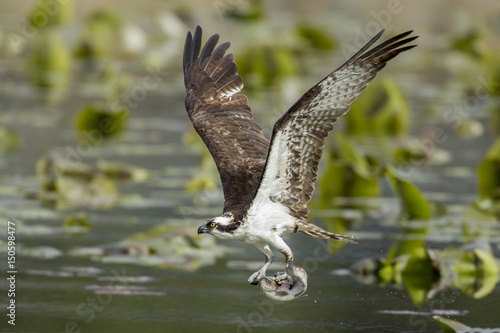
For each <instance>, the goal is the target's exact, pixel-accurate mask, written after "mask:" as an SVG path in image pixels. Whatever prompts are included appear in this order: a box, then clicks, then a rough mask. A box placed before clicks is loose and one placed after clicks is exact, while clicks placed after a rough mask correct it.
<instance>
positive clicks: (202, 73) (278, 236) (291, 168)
mask: <svg viewBox="0 0 500 333" xmlns="http://www.w3.org/2000/svg"><path fill="white" fill-rule="evenodd" d="M383 32H384V30H382V31H381V32H379V33H378V34H377V35H376V36H375V37H373V38H372V39H371V40H370V41H369V42H368V43H367V44H366V45H365V46H363V47H362V48H361V49H360V50H359V51H358V52H357V53H356V54H354V55H353V56H352V57H351V58H350V59H349V60H347V61H346V62H345V63H344V64H343V65H342V66H340V67H339V68H338V69H337V70H335V71H333V72H332V73H330V74H329V75H328V76H326V77H325V78H324V79H323V80H321V81H320V82H319V83H318V84H316V85H315V86H313V87H312V88H311V89H309V90H308V91H307V92H306V93H305V94H304V95H303V96H302V97H301V98H300V99H299V100H298V101H297V102H296V103H295V104H294V105H293V106H292V107H291V108H290V109H289V110H288V111H287V112H286V113H285V114H284V115H283V116H282V117H281V118H280V119H279V120H278V121H277V122H276V123H275V124H274V128H273V132H272V136H271V142H269V141H268V140H267V139H266V138H265V137H264V135H263V134H262V128H261V127H260V126H259V125H258V124H257V123H256V122H255V121H254V120H253V118H252V112H251V109H250V106H249V105H248V100H247V97H246V96H245V95H236V94H237V93H239V92H240V91H241V89H242V88H243V80H242V78H241V76H239V75H238V69H237V67H236V64H235V62H234V56H233V55H232V54H226V51H227V49H228V48H229V45H230V43H228V42H226V43H223V44H221V45H219V46H218V47H217V48H216V45H217V42H218V41H219V35H218V34H215V35H213V36H212V37H210V38H209V39H208V41H207V42H206V43H205V45H204V47H203V48H202V41H201V35H202V30H201V28H200V27H199V26H198V27H196V30H195V32H194V36H193V35H192V34H191V32H188V34H187V37H186V44H185V46H184V59H183V69H184V84H185V86H186V92H187V97H186V100H185V104H186V110H187V112H188V115H189V118H190V119H191V121H192V123H193V126H194V128H195V130H196V132H198V134H199V135H200V137H201V138H202V139H203V141H204V142H205V144H206V146H207V147H208V150H209V151H210V153H211V155H212V157H213V159H214V161H215V164H216V165H217V169H218V171H219V175H220V178H221V182H222V189H223V192H224V208H223V212H222V215H221V216H218V217H214V218H210V219H208V220H207V221H206V222H205V223H204V224H203V225H201V226H200V227H199V228H198V234H204V233H208V234H211V235H213V236H215V237H217V238H220V239H238V240H241V241H243V242H245V243H248V244H253V245H255V247H257V249H259V250H260V251H261V252H262V253H263V254H264V256H265V257H266V259H265V263H264V265H263V266H262V268H260V269H259V270H258V271H257V272H255V273H254V274H252V275H251V276H250V278H249V279H248V281H249V282H250V283H251V284H257V283H258V282H259V281H260V280H261V279H262V278H264V277H265V274H266V270H267V268H268V267H269V265H270V264H271V262H272V261H273V259H274V256H273V252H272V250H271V247H273V248H275V249H276V250H278V251H279V252H281V253H282V254H284V256H285V259H286V267H287V268H289V267H291V266H292V265H293V260H294V256H293V253H292V251H291V249H290V247H289V246H288V245H287V244H286V243H285V242H284V241H283V239H282V236H283V235H285V234H289V233H296V232H301V233H304V234H306V235H309V236H312V237H320V238H332V239H337V240H343V241H348V242H351V243H354V242H353V241H352V236H342V235H338V234H335V233H331V232H328V231H326V230H324V229H322V228H320V227H318V226H316V225H314V224H312V223H311V222H310V221H308V219H307V216H308V214H309V210H308V208H307V203H308V202H309V200H311V196H312V194H313V191H314V183H315V182H316V180H317V174H318V166H319V161H320V158H321V155H322V153H323V147H324V145H325V138H326V136H327V135H328V132H330V131H331V130H332V129H333V124H334V123H335V121H336V120H337V118H339V117H340V116H342V115H343V114H345V113H346V112H347V111H348V110H349V108H350V105H351V103H352V102H353V101H354V100H355V99H356V97H357V96H358V95H359V94H360V93H361V92H362V91H363V90H364V89H365V88H366V86H367V85H368V83H369V82H370V81H371V80H373V78H374V77H375V75H376V74H377V73H378V71H380V70H381V69H382V68H384V67H385V65H386V63H387V62H388V61H389V60H390V59H392V58H394V57H395V56H397V55H398V54H399V53H401V52H403V51H406V50H409V49H411V48H413V47H415V45H406V44H407V43H409V42H411V41H413V40H414V39H415V38H417V37H409V38H405V37H407V36H408V35H409V34H410V33H411V32H412V31H408V32H405V33H402V34H400V35H397V36H395V37H393V38H391V39H389V40H387V41H385V42H384V43H381V44H380V45H378V46H377V47H374V48H371V49H370V47H371V46H372V45H373V44H374V43H375V42H376V41H377V40H378V39H379V38H380V36H382V34H383Z"/></svg>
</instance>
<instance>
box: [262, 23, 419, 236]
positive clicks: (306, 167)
mask: <svg viewBox="0 0 500 333" xmlns="http://www.w3.org/2000/svg"><path fill="white" fill-rule="evenodd" d="M382 33H383V31H381V32H380V33H379V34H377V35H376V36H375V37H374V38H373V39H372V40H370V41H369V42H368V43H367V44H366V45H365V46H364V47H363V48H362V49H361V50H360V51H359V52H357V53H356V54H355V55H354V56H353V57H352V58H351V59H349V60H348V61H347V62H346V63H344V64H343V65H342V66H340V67H339V68H338V69H337V70H335V71H334V72H332V73H331V74H330V75H328V76H327V77H325V78H324V79H323V80H322V81H321V82H319V83H318V84H316V85H315V86H314V87H312V88H311V89H309V91H307V92H306V93H305V94H304V95H303V96H302V97H301V98H300V99H299V100H298V101H297V102H296V103H295V104H294V105H293V106H292V107H291V108H290V110H288V111H287V112H286V113H285V114H284V115H283V117H282V118H281V119H279V120H278V121H277V122H276V124H275V125H274V129H273V136H272V139H271V148H270V152H269V157H268V161H267V164H266V167H265V171H264V176H263V179H262V182H261V185H260V187H259V190H258V192H257V197H256V201H261V202H262V200H269V199H270V200H271V201H274V202H281V203H282V204H284V205H285V206H287V207H288V208H289V209H290V211H291V213H292V215H294V216H295V217H296V219H297V221H304V222H305V223H308V222H307V215H308V214H309V210H308V208H307V203H308V202H309V200H310V199H311V196H312V194H313V191H314V183H315V182H316V180H317V173H318V166H319V161H320V158H321V155H322V154H323V147H324V144H325V138H326V136H327V134H328V132H330V131H331V130H332V129H333V124H334V123H335V121H336V120H337V119H338V118H339V117H340V116H342V115H343V114H345V113H346V112H347V111H348V110H349V108H350V105H351V103H352V102H353V101H354V100H355V99H356V97H357V96H358V95H359V94H360V93H361V92H362V91H363V90H364V89H365V88H366V86H367V85H368V83H369V82H370V81H371V80H372V79H373V78H374V77H375V75H376V74H377V72H378V71H380V70H381V69H382V68H384V66H385V65H386V63H387V61H389V60H390V59H392V58H393V57H395V56H397V55H398V54H399V53H401V52H403V51H406V50H408V49H410V48H412V47H414V46H415V45H410V46H403V45H405V44H407V43H409V42H410V41H412V40H414V39H415V38H417V37H410V38H405V37H406V36H408V35H409V34H410V33H411V31H408V32H405V33H402V34H400V35H398V36H395V37H393V38H391V39H389V40H387V41H386V42H384V43H382V44H380V45H379V46H377V47H375V48H372V49H371V50H369V48H370V47H371V46H372V45H373V44H374V43H375V42H376V41H377V40H378V39H379V38H380V36H381V35H382ZM318 236H320V235H318ZM320 237H321V236H320Z"/></svg>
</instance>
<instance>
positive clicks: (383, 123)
mask: <svg viewBox="0 0 500 333" xmlns="http://www.w3.org/2000/svg"><path fill="white" fill-rule="evenodd" d="M346 122H347V132H348V133H349V134H351V135H355V136H376V137H392V136H404V135H406V134H407V132H408V122H409V109H408V105H407V103H406V99H405V97H404V95H403V93H402V91H401V89H400V88H399V87H398V86H397V85H396V83H395V82H394V81H392V80H389V79H381V80H375V81H374V82H373V83H371V84H370V85H369V86H368V88H367V89H366V91H365V92H363V94H361V95H360V97H359V98H358V100H356V101H355V102H354V103H353V104H352V107H351V110H350V111H349V113H348V114H347V115H346Z"/></svg>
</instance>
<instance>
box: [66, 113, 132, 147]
mask: <svg viewBox="0 0 500 333" xmlns="http://www.w3.org/2000/svg"><path fill="white" fill-rule="evenodd" d="M128 113H129V111H128V109H126V108H125V107H118V108H115V109H111V108H108V107H106V106H105V105H102V104H91V105H88V106H86V107H84V108H83V109H82V110H80V112H79V114H78V116H77V120H76V128H77V129H78V131H79V133H80V134H81V136H82V138H83V139H85V140H88V141H90V142H91V143H93V144H95V145H97V144H99V143H101V142H102V140H103V139H106V138H110V137H113V136H115V135H116V134H118V133H120V132H122V131H123V130H124V128H125V124H126V121H127V118H128Z"/></svg>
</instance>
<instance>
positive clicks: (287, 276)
mask: <svg viewBox="0 0 500 333" xmlns="http://www.w3.org/2000/svg"><path fill="white" fill-rule="evenodd" d="M260 290H262V292H263V293H264V295H266V296H267V297H269V298H270V299H272V300H275V301H291V300H294V299H297V298H299V297H301V296H303V295H304V293H305V292H306V290H307V272H306V271H305V269H303V268H302V267H299V266H295V265H294V264H293V263H292V262H291V263H290V264H289V265H288V266H287V268H286V272H284V273H277V274H276V276H274V277H269V276H266V277H265V278H264V279H262V280H261V281H260Z"/></svg>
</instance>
